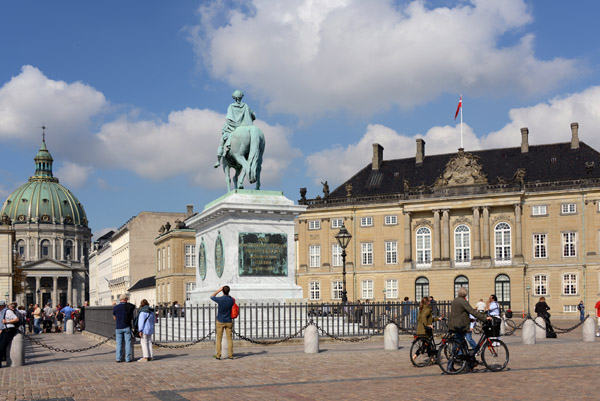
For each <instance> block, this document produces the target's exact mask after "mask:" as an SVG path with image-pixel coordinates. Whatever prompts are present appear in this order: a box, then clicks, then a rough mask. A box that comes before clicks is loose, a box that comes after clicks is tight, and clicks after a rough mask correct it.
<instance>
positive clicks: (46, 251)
mask: <svg viewBox="0 0 600 401" xmlns="http://www.w3.org/2000/svg"><path fill="white" fill-rule="evenodd" d="M40 257H42V258H48V257H50V241H48V240H47V239H45V240H43V241H42V243H41V249H40Z"/></svg>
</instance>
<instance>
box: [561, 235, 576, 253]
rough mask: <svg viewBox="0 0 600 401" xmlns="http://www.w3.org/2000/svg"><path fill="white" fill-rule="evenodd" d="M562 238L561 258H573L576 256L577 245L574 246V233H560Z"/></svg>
mask: <svg viewBox="0 0 600 401" xmlns="http://www.w3.org/2000/svg"><path fill="white" fill-rule="evenodd" d="M562 237H563V256H564V257H574V256H577V252H576V250H577V244H576V242H575V241H576V236H575V233H574V232H572V231H571V232H566V233H562Z"/></svg>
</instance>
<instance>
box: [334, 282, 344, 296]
mask: <svg viewBox="0 0 600 401" xmlns="http://www.w3.org/2000/svg"><path fill="white" fill-rule="evenodd" d="M343 291H344V283H343V282H342V280H333V281H332V282H331V299H336V300H337V299H342V295H343V294H342V293H343Z"/></svg>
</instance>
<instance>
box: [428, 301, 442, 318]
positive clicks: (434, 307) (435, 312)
mask: <svg viewBox="0 0 600 401" xmlns="http://www.w3.org/2000/svg"><path fill="white" fill-rule="evenodd" d="M429 305H431V313H433V316H439V315H440V310H439V308H438V306H437V302H436V301H435V299H433V297H432V296H429Z"/></svg>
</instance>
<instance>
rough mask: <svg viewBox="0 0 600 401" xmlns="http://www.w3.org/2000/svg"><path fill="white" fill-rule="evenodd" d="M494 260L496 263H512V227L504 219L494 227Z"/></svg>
mask: <svg viewBox="0 0 600 401" xmlns="http://www.w3.org/2000/svg"><path fill="white" fill-rule="evenodd" d="M501 226H502V227H501ZM505 226H506V227H508V228H505ZM507 236H508V237H507ZM499 239H500V241H499ZM494 261H495V264H496V265H509V264H511V263H512V262H511V261H512V228H511V226H510V224H508V223H507V222H505V221H501V222H500V223H498V224H496V226H495V227H494Z"/></svg>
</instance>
